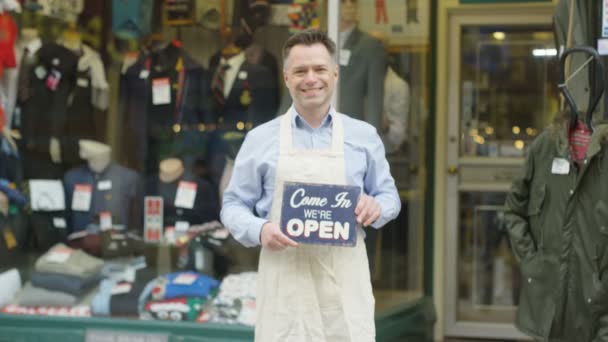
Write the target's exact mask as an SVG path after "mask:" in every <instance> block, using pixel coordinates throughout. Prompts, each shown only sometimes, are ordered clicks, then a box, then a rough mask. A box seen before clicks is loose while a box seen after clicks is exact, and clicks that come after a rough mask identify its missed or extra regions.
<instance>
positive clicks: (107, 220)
mask: <svg viewBox="0 0 608 342" xmlns="http://www.w3.org/2000/svg"><path fill="white" fill-rule="evenodd" d="M99 227H100V228H101V231H106V230H110V229H112V213H111V212H109V211H102V212H100V213H99Z"/></svg>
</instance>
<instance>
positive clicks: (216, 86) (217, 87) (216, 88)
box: [211, 64, 230, 105]
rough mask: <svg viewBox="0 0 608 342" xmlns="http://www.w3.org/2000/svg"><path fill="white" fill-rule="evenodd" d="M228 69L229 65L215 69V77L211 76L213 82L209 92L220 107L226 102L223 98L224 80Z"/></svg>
mask: <svg viewBox="0 0 608 342" xmlns="http://www.w3.org/2000/svg"><path fill="white" fill-rule="evenodd" d="M229 68H230V65H228V64H223V65H220V66H219V67H218V68H217V71H216V72H215V75H213V81H212V82H211V92H212V93H213V96H214V97H215V99H216V100H217V102H218V103H219V104H220V105H223V104H224V103H225V102H226V98H225V97H224V79H225V77H226V70H228V69H229Z"/></svg>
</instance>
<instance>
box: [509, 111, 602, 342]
mask: <svg viewBox="0 0 608 342" xmlns="http://www.w3.org/2000/svg"><path fill="white" fill-rule="evenodd" d="M566 127H567V124H566V122H561V123H556V124H555V125H553V126H552V127H550V128H549V129H547V130H546V131H545V132H543V133H542V134H541V135H540V136H539V137H538V138H537V139H536V140H535V141H534V142H533V143H532V145H531V146H530V147H529V150H528V154H527V157H526V161H525V166H524V171H523V173H522V174H521V175H520V176H518V177H517V178H516V179H515V180H514V182H513V184H512V186H511V190H510V193H509V194H508V196H507V200H506V212H505V223H506V227H507V230H508V232H509V235H510V238H511V242H512V248H513V252H514V253H515V255H516V257H517V259H518V260H519V261H520V264H521V273H522V284H521V286H522V289H521V295H520V301H519V308H518V312H517V317H516V322H515V324H516V326H517V327H518V328H519V329H520V330H521V331H523V332H524V333H526V334H528V335H530V336H532V337H534V338H535V339H537V340H542V341H564V342H566V341H567V342H569V341H581V342H585V341H608V305H606V302H607V301H608V272H607V271H608V177H607V176H608V157H607V156H606V154H608V151H607V149H608V147H607V146H606V143H607V139H608V124H607V123H602V124H597V125H596V126H595V131H594V133H593V136H592V139H591V142H590V144H589V147H588V150H587V157H586V159H585V160H584V161H583V162H582V163H581V166H580V167H577V166H576V164H575V163H574V162H573V161H572V159H571V157H570V155H571V153H570V146H569V143H568V138H567V132H566V130H567V129H566ZM560 158H561V159H562V161H563V160H565V161H566V162H567V165H569V170H567V172H566V171H564V168H562V173H563V174H559V172H556V171H557V170H555V167H556V166H557V165H558V164H559V163H560ZM556 163H557V164H556ZM552 169H553V170H552Z"/></svg>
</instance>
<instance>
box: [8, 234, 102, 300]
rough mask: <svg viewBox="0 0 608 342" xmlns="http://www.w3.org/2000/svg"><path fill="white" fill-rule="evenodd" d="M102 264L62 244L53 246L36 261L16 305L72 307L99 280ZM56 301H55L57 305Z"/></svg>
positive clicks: (98, 260) (100, 261)
mask: <svg viewBox="0 0 608 342" xmlns="http://www.w3.org/2000/svg"><path fill="white" fill-rule="evenodd" d="M102 267H103V261H102V260H100V259H97V258H95V257H92V256H90V255H88V254H86V253H85V252H83V251H80V250H74V249H71V248H69V247H67V246H65V245H64V244H61V243H59V244H56V245H55V246H53V247H52V248H51V249H50V250H49V251H48V252H46V253H45V254H44V255H42V256H41V257H40V258H38V260H37V261H36V264H35V266H34V271H33V272H32V273H31V275H30V281H31V284H28V285H27V286H26V287H25V288H24V289H23V290H22V291H21V293H20V295H19V297H18V299H17V301H16V303H17V304H19V305H21V306H49V307H52V306H61V307H69V306H71V305H75V304H76V303H77V302H78V301H79V299H80V298H81V297H82V296H84V295H85V294H86V293H87V292H89V290H91V289H92V288H93V287H95V286H97V284H98V283H99V281H100V280H101V269H102ZM57 301H58V302H57Z"/></svg>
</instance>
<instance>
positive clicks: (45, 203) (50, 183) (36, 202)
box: [28, 179, 65, 211]
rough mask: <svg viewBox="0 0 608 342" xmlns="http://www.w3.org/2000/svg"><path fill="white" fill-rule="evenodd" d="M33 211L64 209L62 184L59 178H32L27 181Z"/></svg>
mask: <svg viewBox="0 0 608 342" xmlns="http://www.w3.org/2000/svg"><path fill="white" fill-rule="evenodd" d="M28 184H29V188H30V203H31V206H32V210H33V211H59V210H64V209H65V197H64V190H63V184H62V183H61V181H59V180H52V179H49V180H47V179H33V180H30V181H29V182H28Z"/></svg>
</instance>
